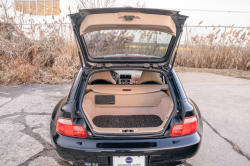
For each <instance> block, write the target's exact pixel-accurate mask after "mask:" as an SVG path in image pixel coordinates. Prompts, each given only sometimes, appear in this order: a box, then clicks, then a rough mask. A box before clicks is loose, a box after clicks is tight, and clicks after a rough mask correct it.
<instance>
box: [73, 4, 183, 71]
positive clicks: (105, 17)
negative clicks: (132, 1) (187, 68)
mask: <svg viewBox="0 0 250 166" xmlns="http://www.w3.org/2000/svg"><path fill="white" fill-rule="evenodd" d="M69 16H70V18H71V22H72V25H73V30H74V34H75V36H76V40H77V43H78V46H79V52H80V54H79V55H80V59H81V62H82V64H83V63H85V67H93V66H99V67H100V66H102V65H105V66H109V67H110V66H117V65H118V66H119V65H120V66H122V65H126V66H128V65H132V64H137V65H138V66H140V65H144V64H145V63H151V64H155V65H165V66H168V65H169V62H170V59H171V57H172V54H173V51H174V48H175V46H176V43H177V40H178V38H179V37H180V34H181V33H182V28H183V25H184V22H185V21H186V19H187V16H184V15H180V14H179V12H178V11H171V10H160V9H149V8H99V9H83V10H79V12H78V13H75V14H70V15H69Z"/></svg>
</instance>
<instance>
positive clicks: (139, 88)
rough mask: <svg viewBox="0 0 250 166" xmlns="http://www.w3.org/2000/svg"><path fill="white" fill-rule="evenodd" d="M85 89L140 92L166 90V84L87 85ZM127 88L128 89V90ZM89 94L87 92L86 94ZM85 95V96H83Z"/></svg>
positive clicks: (104, 92) (127, 92)
mask: <svg viewBox="0 0 250 166" xmlns="http://www.w3.org/2000/svg"><path fill="white" fill-rule="evenodd" d="M86 89H87V91H88V92H89V91H90V90H92V91H93V92H96V93H102V94H142V93H152V92H159V91H161V90H162V91H168V85H147V84H144V85H108V84H107V85H88V86H87V88H86ZM128 90H129V91H128ZM88 95H89V94H88ZM85 97H86V96H85Z"/></svg>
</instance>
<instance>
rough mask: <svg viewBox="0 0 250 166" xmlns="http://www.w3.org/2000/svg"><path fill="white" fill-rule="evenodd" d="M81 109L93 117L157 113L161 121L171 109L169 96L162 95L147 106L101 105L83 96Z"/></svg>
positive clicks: (171, 104) (171, 103)
mask: <svg viewBox="0 0 250 166" xmlns="http://www.w3.org/2000/svg"><path fill="white" fill-rule="evenodd" d="M82 107H83V110H84V111H85V113H87V114H88V116H89V117H90V118H91V119H93V118H94V117H95V116H99V115H158V116H159V117H160V118H161V119H162V120H163V121H164V119H165V118H166V116H168V115H169V113H170V112H171V111H172V109H173V102H172V99H171V98H170V97H163V98H161V99H160V101H159V103H158V104H156V105H155V106H151V107H147V106H143V105H142V106H141V107H135V106H133V107H102V106H98V105H95V104H94V103H93V100H92V99H90V98H84V100H83V104H82Z"/></svg>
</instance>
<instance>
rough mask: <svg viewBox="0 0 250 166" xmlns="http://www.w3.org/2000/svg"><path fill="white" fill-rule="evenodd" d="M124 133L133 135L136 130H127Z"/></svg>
mask: <svg viewBox="0 0 250 166" xmlns="http://www.w3.org/2000/svg"><path fill="white" fill-rule="evenodd" d="M122 132H123V133H133V132H134V130H129V129H127V130H122Z"/></svg>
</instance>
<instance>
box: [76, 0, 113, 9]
mask: <svg viewBox="0 0 250 166" xmlns="http://www.w3.org/2000/svg"><path fill="white" fill-rule="evenodd" d="M74 2H75V3H76V4H77V8H78V9H79V8H84V9H92V8H109V7H114V6H116V5H117V2H118V0H74Z"/></svg>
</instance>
